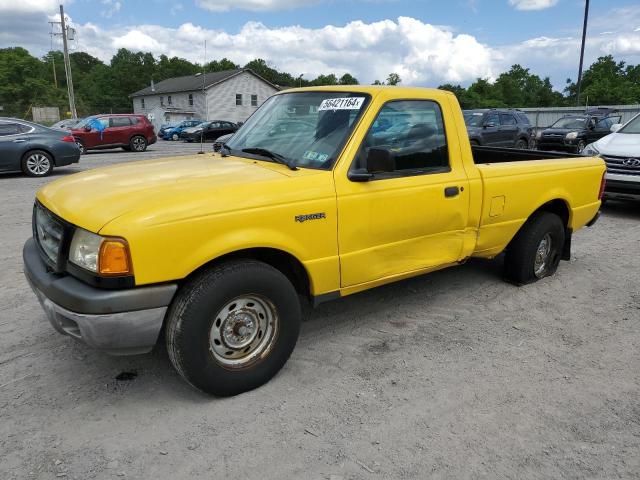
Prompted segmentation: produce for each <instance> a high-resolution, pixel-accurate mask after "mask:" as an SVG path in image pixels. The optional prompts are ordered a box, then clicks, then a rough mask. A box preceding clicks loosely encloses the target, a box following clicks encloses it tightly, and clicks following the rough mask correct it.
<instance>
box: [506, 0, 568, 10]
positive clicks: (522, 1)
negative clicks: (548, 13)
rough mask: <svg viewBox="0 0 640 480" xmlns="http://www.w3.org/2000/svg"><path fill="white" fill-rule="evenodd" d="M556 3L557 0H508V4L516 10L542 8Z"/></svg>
mask: <svg viewBox="0 0 640 480" xmlns="http://www.w3.org/2000/svg"><path fill="white" fill-rule="evenodd" d="M557 3H558V0H509V4H510V5H511V6H512V7H515V9H516V10H544V9H545V8H549V7H553V6H555V5H556V4H557Z"/></svg>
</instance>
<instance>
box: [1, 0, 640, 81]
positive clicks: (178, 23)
mask: <svg viewBox="0 0 640 480" xmlns="http://www.w3.org/2000/svg"><path fill="white" fill-rule="evenodd" d="M59 3H60V1H59V0H17V1H16V0H0V48H4V47H10V46H22V47H24V48H26V49H27V50H29V51H30V52H31V53H32V54H34V55H38V56H41V55H43V54H44V53H46V52H47V51H48V50H50V49H51V47H52V45H53V47H54V48H56V49H59V48H61V47H60V43H61V40H60V38H59V37H57V38H56V39H54V40H52V38H51V36H50V35H49V33H50V31H51V27H50V25H49V24H48V23H47V22H48V21H50V20H52V19H54V16H55V15H56V13H57V12H59ZM63 4H64V7H65V13H66V15H67V17H68V18H69V20H70V22H71V25H72V26H73V27H74V28H75V30H76V34H75V39H74V40H73V41H72V42H71V48H72V50H73V51H86V52H88V53H90V54H91V55H94V56H96V57H98V58H100V59H101V60H103V61H105V62H108V61H109V60H110V58H111V56H112V55H113V54H114V53H115V52H116V51H117V49H118V48H122V47H124V48H128V49H131V50H134V51H138V50H142V51H150V52H152V53H153V54H154V55H156V56H159V55H160V54H165V55H168V56H174V55H175V56H179V57H183V58H187V59H189V60H191V61H195V62H202V61H203V59H204V42H205V39H206V42H207V60H208V61H210V60H215V59H220V58H223V57H227V58H229V59H230V60H233V61H234V62H236V63H238V64H241V65H243V64H245V63H246V62H248V61H249V60H252V59H254V58H263V59H265V60H266V61H267V62H269V64H270V65H272V66H273V67H275V68H277V69H279V70H282V71H287V72H289V73H291V74H292V75H294V76H296V77H297V76H298V75H303V76H304V78H307V79H312V78H314V77H315V76H317V75H318V74H321V73H324V74H327V73H335V74H337V75H338V76H340V75H341V74H343V73H345V72H349V73H351V74H353V75H354V76H355V77H356V78H358V79H359V80H360V82H361V83H371V82H373V81H374V80H376V79H380V80H384V79H385V78H386V77H387V75H388V74H389V73H390V72H396V73H398V74H400V77H401V78H402V83H403V84H404V85H420V86H437V85H439V84H442V83H460V84H462V85H468V84H469V83H471V82H473V81H474V80H475V79H476V78H478V77H482V78H489V79H495V78H496V77H497V76H498V75H499V74H500V73H502V72H504V71H506V70H508V69H509V67H510V66H511V65H512V64H514V63H519V64H521V65H523V66H524V67H525V68H529V69H530V70H531V72H532V73H535V74H538V75H540V76H541V77H545V76H549V77H550V78H551V80H552V82H553V84H554V86H555V87H556V88H557V89H559V90H562V89H563V88H564V85H565V81H566V79H567V78H572V79H574V80H575V78H576V77H577V70H578V62H579V52H580V37H581V34H582V21H583V13H584V0H449V1H446V2H443V1H442V0H173V1H168V0H64V1H63ZM607 54H612V55H613V56H614V57H615V58H616V59H617V60H623V61H625V62H627V63H630V64H639V63H640V2H639V1H638V0H632V1H631V0H591V8H590V16H589V29H588V37H587V48H586V53H585V63H586V65H587V66H588V65H590V64H591V63H592V62H593V61H594V60H595V59H596V58H597V57H599V56H601V55H607Z"/></svg>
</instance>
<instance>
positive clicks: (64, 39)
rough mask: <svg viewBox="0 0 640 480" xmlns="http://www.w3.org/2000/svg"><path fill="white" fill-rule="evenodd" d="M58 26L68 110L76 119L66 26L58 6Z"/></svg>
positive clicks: (61, 9) (62, 12)
mask: <svg viewBox="0 0 640 480" xmlns="http://www.w3.org/2000/svg"><path fill="white" fill-rule="evenodd" d="M60 26H61V27H62V45H63V47H64V71H65V73H66V76H67V93H68V95H69V110H70V111H71V116H72V117H73V118H78V112H77V111H76V97H75V94H74V92H73V76H72V75H71V62H70V61H69V47H68V45H67V28H68V27H67V25H66V23H65V19H64V9H63V7H62V5H60Z"/></svg>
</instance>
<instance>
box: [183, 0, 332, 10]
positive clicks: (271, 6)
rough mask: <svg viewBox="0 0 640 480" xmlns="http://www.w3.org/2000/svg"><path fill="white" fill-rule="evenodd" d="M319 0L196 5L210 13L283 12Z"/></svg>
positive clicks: (222, 0)
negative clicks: (242, 11) (241, 11)
mask: <svg viewBox="0 0 640 480" xmlns="http://www.w3.org/2000/svg"><path fill="white" fill-rule="evenodd" d="M319 2H320V0H196V5H198V6H199V7H202V8H204V9H206V10H210V11H212V12H227V11H229V10H233V9H237V10H252V11H254V12H259V11H267V10H285V9H292V8H299V7H306V6H308V5H314V4H316V3H319Z"/></svg>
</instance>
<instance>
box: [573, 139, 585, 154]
mask: <svg viewBox="0 0 640 480" xmlns="http://www.w3.org/2000/svg"><path fill="white" fill-rule="evenodd" d="M586 146H587V144H586V142H585V141H584V140H579V141H578V145H576V148H575V150H574V152H575V153H582V151H583V150H584V149H585V147H586Z"/></svg>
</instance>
